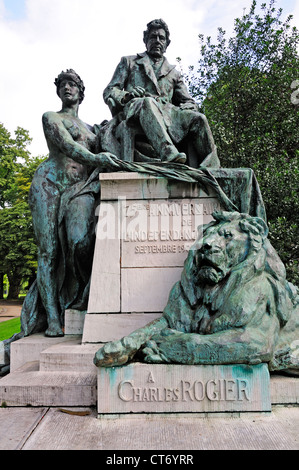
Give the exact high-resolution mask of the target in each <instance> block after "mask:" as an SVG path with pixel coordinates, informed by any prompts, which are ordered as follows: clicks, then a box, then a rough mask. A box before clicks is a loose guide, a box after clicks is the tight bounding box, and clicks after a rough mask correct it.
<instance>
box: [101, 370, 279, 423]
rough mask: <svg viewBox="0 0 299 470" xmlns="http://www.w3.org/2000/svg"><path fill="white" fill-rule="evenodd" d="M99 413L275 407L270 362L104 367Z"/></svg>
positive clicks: (254, 409)
mask: <svg viewBox="0 0 299 470" xmlns="http://www.w3.org/2000/svg"><path fill="white" fill-rule="evenodd" d="M97 389H98V390H97V393H98V401H97V403H98V413H99V414H109V413H111V414H115V413H186V412H188V413H190V412H193V413H202V412H210V413H213V412H224V411H228V412H240V411H244V412H245V411H271V398H270V377H269V371H268V367H267V364H259V365H255V366H248V365H244V364H237V365H219V366H188V365H177V364H170V365H166V364H155V365H151V364H141V363H133V364H129V365H127V366H123V367H113V368H99V370H98V385H97Z"/></svg>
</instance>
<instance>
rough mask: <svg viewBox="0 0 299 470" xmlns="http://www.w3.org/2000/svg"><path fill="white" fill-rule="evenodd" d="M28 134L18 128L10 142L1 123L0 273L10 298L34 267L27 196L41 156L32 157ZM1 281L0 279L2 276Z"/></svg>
mask: <svg viewBox="0 0 299 470" xmlns="http://www.w3.org/2000/svg"><path fill="white" fill-rule="evenodd" d="M30 142H31V139H30V137H29V135H28V132H27V131H26V130H24V129H22V128H20V127H18V129H17V130H16V131H15V138H14V139H13V138H12V137H11V135H10V133H9V132H8V131H7V130H6V129H5V127H4V126H3V125H2V124H0V274H2V275H3V274H7V276H8V279H9V285H10V289H9V297H13V298H17V297H18V292H19V288H20V286H21V282H22V280H23V279H26V278H27V279H28V278H29V277H31V276H32V275H33V274H34V272H35V271H36V268H37V248H36V244H35V240H34V233H33V226H32V217H31V212H30V209H29V205H28V193H29V188H30V184H31V181H32V178H33V174H34V172H35V170H36V168H37V166H38V165H39V164H40V163H41V161H43V159H44V158H43V157H35V158H33V157H31V155H30V152H29V151H28V150H27V145H28V144H29V143H30ZM1 278H2V277H1Z"/></svg>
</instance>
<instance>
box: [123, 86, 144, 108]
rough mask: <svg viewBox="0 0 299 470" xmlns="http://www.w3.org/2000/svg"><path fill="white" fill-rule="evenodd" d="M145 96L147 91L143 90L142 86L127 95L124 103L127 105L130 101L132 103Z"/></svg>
mask: <svg viewBox="0 0 299 470" xmlns="http://www.w3.org/2000/svg"><path fill="white" fill-rule="evenodd" d="M144 95H145V89H144V88H142V86H136V87H135V88H133V90H131V91H130V92H129V93H127V94H126V95H125V96H124V98H123V103H124V104H126V103H128V102H129V101H131V100H132V99H133V98H141V97H142V96H144Z"/></svg>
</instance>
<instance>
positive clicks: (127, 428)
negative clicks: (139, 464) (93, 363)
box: [0, 406, 299, 463]
mask: <svg viewBox="0 0 299 470" xmlns="http://www.w3.org/2000/svg"><path fill="white" fill-rule="evenodd" d="M63 410H64V411H62V409H61V408H46V407H44V408H14V407H11V408H1V409H0V449H1V450H103V451H108V450H110V451H111V450H113V451H130V450H131V451H133V450H134V451H141V450H147V451H149V452H150V453H154V454H155V452H154V451H157V450H159V451H161V450H162V451H167V454H171V453H173V452H171V451H178V450H180V451H188V450H189V451H196V450H299V406H297V407H294V406H275V407H273V410H272V413H264V414H260V413H243V414H238V413H235V414H229V413H228V414H225V413H222V414H217V415H216V414H209V415H197V414H185V415H122V416H119V415H118V416H112V417H110V418H101V419H99V418H98V416H97V412H96V410H95V409H94V408H64V409H63ZM66 411H70V412H71V413H73V414H69V413H66ZM160 453H161V452H160ZM182 453H184V452H182ZM114 454H116V455H117V452H114ZM164 454H165V452H164ZM105 455H106V454H105ZM133 455H134V453H133ZM213 455H214V454H213ZM152 463H154V462H152Z"/></svg>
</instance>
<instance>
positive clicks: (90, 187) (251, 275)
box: [14, 20, 299, 373]
mask: <svg viewBox="0 0 299 470" xmlns="http://www.w3.org/2000/svg"><path fill="white" fill-rule="evenodd" d="M144 41H145V44H146V52H145V53H142V54H138V55H137V56H130V57H125V58H123V59H122V60H121V62H120V64H119V66H118V67H117V69H116V71H115V74H114V76H113V78H112V80H111V82H110V84H109V85H108V87H107V88H106V89H105V91H104V98H105V100H106V102H107V104H108V105H109V107H110V109H111V111H112V114H113V118H112V120H111V121H106V122H103V123H102V124H101V125H95V126H89V125H87V124H85V123H83V122H82V121H81V120H80V119H79V117H78V110H79V105H80V103H81V102H82V99H83V97H84V85H83V82H82V80H81V79H80V77H79V76H78V75H77V74H76V73H75V72H74V71H73V70H67V71H66V72H62V73H61V74H60V75H59V76H58V77H57V79H56V80H55V85H56V87H57V93H58V96H59V97H60V99H61V101H62V108H61V110H60V111H59V112H47V113H45V114H44V115H43V127H44V133H45V137H46V140H47V144H48V147H49V158H48V159H47V160H46V161H45V162H43V163H42V165H41V166H40V167H39V168H38V170H37V171H36V174H35V176H34V178H33V181H32V186H31V191H30V206H31V210H32V215H33V223H34V229H35V233H36V239H37V243H38V272H37V280H36V282H35V283H34V284H33V286H32V287H31V289H30V291H29V293H28V295H27V297H26V299H25V302H24V305H23V309H22V314H21V323H22V331H21V333H20V335H18V337H17V338H14V339H18V338H19V337H21V336H22V335H23V336H24V335H25V336H27V335H31V334H33V333H36V332H40V331H45V334H46V335H48V336H61V335H63V325H64V311H65V309H66V308H76V309H78V310H84V309H85V308H86V301H87V298H88V293H89V279H90V274H91V263H92V258H93V256H92V253H93V249H94V241H95V233H94V225H95V219H94V214H95V205H96V204H97V203H99V200H100V183H99V173H100V172H107V171H135V172H136V171H137V172H141V173H146V174H150V175H155V176H158V177H164V178H167V179H172V180H173V179H174V180H177V181H178V182H180V181H184V182H190V183H192V184H196V185H199V186H200V187H202V188H203V189H204V190H205V191H206V192H208V193H209V191H210V190H213V191H215V192H216V194H217V197H218V199H219V201H220V203H221V206H222V208H223V210H224V212H221V213H216V214H214V217H215V221H214V222H212V223H211V224H209V225H208V226H207V227H205V228H204V230H203V232H202V233H200V234H199V237H198V240H197V241H196V243H195V245H194V247H193V249H192V250H190V252H189V255H188V257H187V259H186V261H185V266H184V270H183V273H182V277H181V280H180V281H179V282H178V283H176V284H175V286H174V287H173V289H172V290H171V292H170V295H169V301H168V303H167V305H166V307H165V310H164V312H163V315H162V317H161V318H160V319H159V320H156V321H155V322H153V323H151V324H149V325H147V326H145V327H144V328H141V329H140V330H137V331H135V332H133V333H132V334H131V335H129V336H127V337H125V338H123V339H121V340H119V341H116V342H112V343H108V344H107V345H105V346H104V347H103V348H101V349H99V351H98V352H97V353H96V356H95V360H94V361H95V364H96V365H97V366H103V367H111V366H114V365H122V364H125V363H127V362H128V361H130V360H136V359H137V360H142V361H145V362H150V363H161V362H165V363H180V364H238V363H245V364H258V363H260V362H266V363H268V364H269V369H270V370H281V369H282V370H289V371H290V370H292V371H293V372H294V373H296V370H298V360H297V356H298V354H297V352H298V349H296V348H297V342H298V340H297V338H298V331H299V330H298V327H299V311H298V291H297V289H296V288H295V287H294V286H292V285H291V284H290V283H288V282H287V280H286V278H285V269H284V266H283V264H282V262H281V261H280V259H279V257H278V255H277V253H276V252H275V250H274V249H273V247H272V246H271V245H270V243H269V241H268V239H267V226H266V214H265V208H264V204H263V200H262V196H261V194H260V190H259V187H258V183H257V181H256V179H255V176H254V173H253V171H252V170H250V169H222V168H219V166H220V164H219V160H218V156H217V151H216V146H215V144H214V140H213V137H212V134H211V131H210V129H209V126H208V123H207V121H206V119H205V117H204V116H203V115H201V114H200V113H198V110H197V106H196V104H195V103H194V101H193V100H192V98H190V96H189V95H188V93H187V90H186V87H185V85H184V84H183V82H182V78H181V76H180V74H179V73H178V72H177V71H176V70H175V68H174V67H173V66H170V65H169V64H168V62H167V60H166V59H165V57H164V52H165V50H166V48H167V46H168V44H169V32H168V28H167V26H166V25H165V23H164V22H161V21H160V20H159V21H158V23H157V21H156V20H155V21H154V22H151V23H149V25H148V29H147V31H146V32H145V35H144ZM121 126H122V130H121V132H123V127H124V126H125V131H126V132H129V133H130V129H132V130H133V131H134V132H133V134H134V136H135V137H136V142H135V144H134V145H135V147H134V158H133V159H131V160H130V161H124V160H128V159H127V158H123V155H124V154H123V148H122V145H123V141H122V138H120V136H121V135H123V134H121V132H120V129H119V128H120V127H121ZM140 128H141V130H142V132H143V134H144V136H145V138H146V141H144V140H142V141H141V142H139V143H138V138H137V137H138V136H139V130H140ZM186 143H188V144H192V145H191V147H192V151H191V150H190V148H189V147H188V146H187V147H185V149H184V148H183V147H184V145H185V144H186ZM139 144H140V145H141V146H139V147H138V145H139ZM181 146H182V147H181ZM145 148H146V149H147V151H146V152H145V153H144V149H145ZM186 148H187V150H186ZM148 150H149V153H148ZM189 150H190V152H189ZM148 155H149V157H148ZM138 160H139V161H138ZM182 162H186V163H187V164H188V165H184V164H182Z"/></svg>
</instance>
